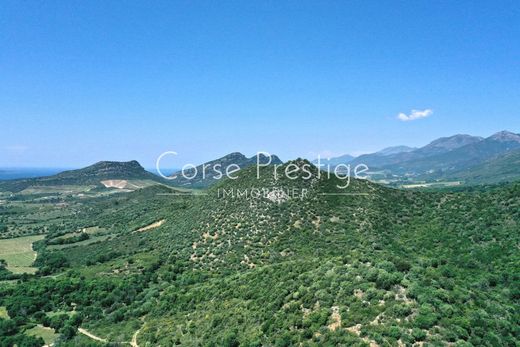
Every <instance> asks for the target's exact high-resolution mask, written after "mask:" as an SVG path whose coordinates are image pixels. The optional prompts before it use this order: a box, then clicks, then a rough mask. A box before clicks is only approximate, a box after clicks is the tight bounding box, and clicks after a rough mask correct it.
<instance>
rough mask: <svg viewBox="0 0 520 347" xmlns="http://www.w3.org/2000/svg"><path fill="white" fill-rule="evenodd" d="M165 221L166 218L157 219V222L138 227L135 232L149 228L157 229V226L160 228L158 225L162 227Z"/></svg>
mask: <svg viewBox="0 0 520 347" xmlns="http://www.w3.org/2000/svg"><path fill="white" fill-rule="evenodd" d="M164 222H166V220H165V219H161V220H160V221H157V222H155V223H152V224H150V225H147V226H145V227H142V228H140V229H137V230H136V231H134V232H141V231H148V230H151V229H155V228H158V227H160V226H161V225H163V224H164Z"/></svg>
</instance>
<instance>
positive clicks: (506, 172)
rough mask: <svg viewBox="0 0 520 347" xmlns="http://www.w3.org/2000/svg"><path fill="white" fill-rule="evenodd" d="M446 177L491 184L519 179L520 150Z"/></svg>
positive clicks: (468, 182)
mask: <svg viewBox="0 0 520 347" xmlns="http://www.w3.org/2000/svg"><path fill="white" fill-rule="evenodd" d="M448 179H456V180H461V181H464V182H465V183H467V184H483V183H486V184H490V183H491V184H492V183H500V182H511V181H517V180H519V179H520V151H519V150H517V151H513V152H511V153H507V154H505V155H501V156H498V157H496V158H493V159H491V160H489V161H487V162H484V163H482V164H479V165H476V166H473V167H471V168H469V169H466V170H463V171H460V172H455V173H453V174H451V175H449V176H448Z"/></svg>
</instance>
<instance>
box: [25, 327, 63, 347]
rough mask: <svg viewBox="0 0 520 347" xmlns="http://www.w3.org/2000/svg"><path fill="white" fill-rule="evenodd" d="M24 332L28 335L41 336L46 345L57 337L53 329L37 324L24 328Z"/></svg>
mask: <svg viewBox="0 0 520 347" xmlns="http://www.w3.org/2000/svg"><path fill="white" fill-rule="evenodd" d="M25 333H26V334H27V335H30V336H36V337H41V338H42V339H43V341H45V344H47V345H48V346H50V345H51V344H53V343H54V341H56V338H57V337H58V334H56V332H55V331H54V329H52V328H47V327H44V326H42V325H37V326H35V327H34V328H31V329H29V330H26V331H25Z"/></svg>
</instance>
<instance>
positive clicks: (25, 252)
mask: <svg viewBox="0 0 520 347" xmlns="http://www.w3.org/2000/svg"><path fill="white" fill-rule="evenodd" d="M43 237H44V236H43V235H35V236H23V237H16V238H13V239H2V240H0V259H4V260H5V261H6V262H7V269H8V270H9V271H11V272H13V273H15V274H16V273H34V272H36V268H34V267H32V266H31V265H32V263H33V262H34V260H35V259H36V252H35V251H33V249H32V244H33V242H36V241H38V240H41V239H43Z"/></svg>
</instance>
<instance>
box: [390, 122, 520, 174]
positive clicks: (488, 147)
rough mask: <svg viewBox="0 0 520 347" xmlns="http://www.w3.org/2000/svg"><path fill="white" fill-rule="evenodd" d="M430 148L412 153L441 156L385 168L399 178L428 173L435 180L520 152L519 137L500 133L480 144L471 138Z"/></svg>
mask: <svg viewBox="0 0 520 347" xmlns="http://www.w3.org/2000/svg"><path fill="white" fill-rule="evenodd" d="M447 139H450V138H447ZM434 142H435V141H434ZM462 143H466V144H465V145H463V146H458V145H457V144H462ZM427 147H429V145H428V146H425V147H423V148H420V149H419V150H417V151H415V152H413V153H418V152H423V153H424V151H425V150H426V151H429V153H435V152H438V153H437V154H434V155H422V156H419V157H416V158H412V159H408V160H406V161H402V162H397V163H395V164H389V165H385V166H383V167H382V168H383V169H387V170H389V171H391V172H392V173H394V174H398V175H401V174H407V175H424V174H428V175H431V176H432V177H436V176H442V175H446V174H449V173H450V172H459V171H461V170H466V169H470V168H471V167H472V166H475V165H478V164H481V163H484V162H486V161H487V160H490V159H493V158H494V157H497V156H500V155H503V154H506V153H507V152H509V151H512V150H516V149H520V135H518V134H514V133H512V132H508V131H501V132H499V133H496V134H494V135H492V136H490V137H488V138H486V139H482V140H479V141H477V140H476V139H475V138H474V137H473V138H472V139H469V138H466V139H465V140H461V141H451V140H448V141H447V142H445V143H444V144H442V145H440V146H431V147H429V148H427ZM423 153H420V154H423Z"/></svg>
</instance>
